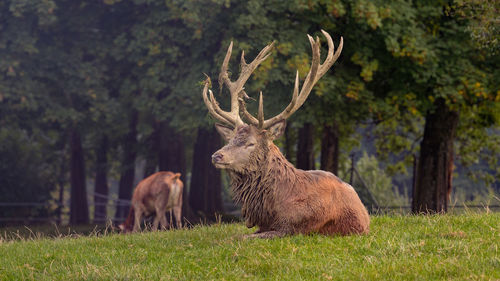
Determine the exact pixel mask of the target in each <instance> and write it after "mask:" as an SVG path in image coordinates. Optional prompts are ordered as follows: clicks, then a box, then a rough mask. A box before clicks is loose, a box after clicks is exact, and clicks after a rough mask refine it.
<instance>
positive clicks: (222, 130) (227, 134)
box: [215, 123, 233, 141]
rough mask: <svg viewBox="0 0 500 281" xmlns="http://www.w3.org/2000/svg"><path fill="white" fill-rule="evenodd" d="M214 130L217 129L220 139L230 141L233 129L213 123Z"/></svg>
mask: <svg viewBox="0 0 500 281" xmlns="http://www.w3.org/2000/svg"><path fill="white" fill-rule="evenodd" d="M215 129H217V132H219V135H221V137H222V138H224V140H225V141H229V140H230V139H231V134H232V133H233V128H230V127H227V126H225V125H222V124H219V123H215Z"/></svg>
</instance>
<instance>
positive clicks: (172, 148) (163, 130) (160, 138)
mask: <svg viewBox="0 0 500 281" xmlns="http://www.w3.org/2000/svg"><path fill="white" fill-rule="evenodd" d="M155 131H156V132H155V136H156V148H157V150H158V167H159V170H160V171H172V172H176V173H181V180H182V182H183V183H184V190H183V194H182V217H183V218H185V219H186V220H187V221H194V220H195V219H196V217H195V215H194V214H193V211H192V209H191V207H190V206H189V200H188V198H189V194H188V183H187V169H186V153H185V147H184V136H183V135H182V134H181V133H179V132H177V131H175V130H174V129H173V128H171V127H170V126H169V124H168V122H167V121H160V122H157V123H156V125H155Z"/></svg>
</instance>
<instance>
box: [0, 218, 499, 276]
mask: <svg viewBox="0 0 500 281" xmlns="http://www.w3.org/2000/svg"><path fill="white" fill-rule="evenodd" d="M252 231H253V230H249V229H246V228H245V227H244V226H243V225H242V224H219V225H213V226H198V227H194V228H192V229H185V230H174V231H166V232H154V233H139V234H130V235H120V234H113V233H108V234H105V235H100V234H99V235H98V234H91V235H90V236H81V237H62V238H61V237H60V238H39V239H23V240H19V239H15V240H7V239H5V238H3V239H2V240H0V279H1V280H33V279H36V280H244V279H248V280H500V253H499V249H498V248H499V247H500V213H493V214H464V215H441V216H375V217H373V218H372V224H371V233H370V234H369V235H366V236H349V237H325V236H320V235H310V236H301V235H299V236H293V237H286V238H282V239H274V240H245V239H243V238H242V235H243V234H246V233H251V232H252Z"/></svg>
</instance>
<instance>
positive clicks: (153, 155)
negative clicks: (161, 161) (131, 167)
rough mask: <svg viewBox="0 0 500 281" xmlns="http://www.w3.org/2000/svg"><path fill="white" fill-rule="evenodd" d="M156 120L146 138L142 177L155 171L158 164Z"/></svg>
mask: <svg viewBox="0 0 500 281" xmlns="http://www.w3.org/2000/svg"><path fill="white" fill-rule="evenodd" d="M157 124H158V123H157V122H153V129H154V130H153V133H152V134H151V135H150V136H149V137H148V139H147V140H146V144H145V145H146V147H147V151H146V155H145V158H146V159H145V160H146V164H145V166H144V174H143V176H142V178H143V179H145V178H147V177H149V176H150V175H152V174H154V173H155V172H156V168H157V166H158V154H159V153H158V137H157V135H158V129H157V127H158V126H157Z"/></svg>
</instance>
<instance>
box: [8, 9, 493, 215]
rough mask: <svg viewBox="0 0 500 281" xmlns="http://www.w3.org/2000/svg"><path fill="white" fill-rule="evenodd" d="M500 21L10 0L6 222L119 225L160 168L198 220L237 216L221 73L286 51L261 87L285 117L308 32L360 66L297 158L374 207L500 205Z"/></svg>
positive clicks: (268, 67) (291, 150)
mask: <svg viewBox="0 0 500 281" xmlns="http://www.w3.org/2000/svg"><path fill="white" fill-rule="evenodd" d="M499 5H500V4H499V3H498V1H486V0H473V1H382V0H377V1H368V0H342V1H327V0H307V1H305V0H293V1H277V0H266V1H264V0H250V1H235V0H233V1H231V0H196V1H177V0H175V1H174V0H133V1H125V0H121V1H120V0H102V1H90V0H71V1H70V0H6V1H1V2H0V194H1V195H0V217H1V218H0V224H8V223H13V222H14V223H31V222H37V221H46V220H47V219H49V220H51V221H54V222H57V223H70V224H86V223H89V222H91V221H92V222H95V223H102V222H104V221H106V220H107V219H110V218H111V219H114V220H116V221H120V220H122V219H123V217H124V216H125V215H126V213H127V211H128V200H129V199H130V197H131V194H132V191H133V188H134V186H135V184H136V183H137V182H138V181H140V180H141V179H142V178H144V177H146V176H148V175H150V174H152V173H153V172H155V171H157V170H171V171H175V172H181V173H182V175H183V178H182V180H183V181H184V182H185V186H186V189H185V194H184V208H183V209H184V210H183V211H184V212H183V213H184V216H185V217H186V219H188V220H190V221H195V220H197V219H198V218H204V219H213V218H215V216H216V214H224V213H228V212H231V211H234V210H235V209H237V206H233V205H232V204H231V199H230V191H229V190H228V189H227V177H226V176H225V175H224V174H222V175H221V172H220V171H218V170H216V169H214V168H213V166H212V164H211V162H210V155H211V154H212V153H213V152H214V151H215V150H217V149H218V148H220V147H221V146H222V145H223V143H222V141H221V139H220V138H219V136H218V134H217V133H216V132H215V130H214V128H213V121H212V120H211V119H210V118H209V117H208V114H207V113H208V112H207V110H206V108H205V106H204V104H203V101H202V97H201V90H202V81H203V80H204V78H205V76H204V73H206V74H208V75H209V76H210V77H212V78H214V79H213V80H214V81H216V79H215V77H217V76H218V73H219V68H220V65H221V63H222V60H223V57H224V54H225V52H226V48H227V46H228V45H229V43H230V42H231V41H233V42H234V49H233V54H234V55H233V57H235V58H233V60H232V61H231V65H230V69H231V70H232V73H233V74H234V75H236V73H237V72H238V59H237V58H236V57H237V56H239V54H240V53H241V51H243V50H244V51H245V54H246V57H247V59H248V60H251V59H252V58H253V57H254V56H255V55H256V54H257V53H258V51H259V50H260V49H261V48H262V47H264V46H265V45H266V44H268V43H269V42H271V41H273V40H274V41H276V46H275V48H274V50H273V54H272V56H271V57H270V58H269V59H268V60H266V61H265V62H264V63H263V64H262V65H261V66H260V67H259V68H258V69H257V71H256V72H255V73H254V75H253V76H252V79H250V81H249V82H248V83H247V85H246V92H247V93H249V95H250V96H251V97H252V98H253V99H256V96H257V93H258V92H259V91H260V90H262V91H263V93H264V98H265V100H266V102H265V103H264V104H265V106H266V108H265V112H266V115H267V114H268V115H269V116H270V115H273V114H275V113H277V112H279V111H280V110H282V109H283V108H284V106H286V105H287V104H288V102H289V101H290V98H291V94H292V88H293V82H294V77H295V76H294V75H295V71H296V70H297V69H298V70H299V73H300V75H301V79H304V78H305V77H304V75H305V74H306V73H307V72H308V67H309V65H310V63H309V60H310V57H311V54H310V46H309V44H308V40H307V37H306V34H311V35H313V36H319V35H320V30H321V29H323V30H325V31H327V32H328V33H330V34H331V35H332V37H333V38H334V41H335V43H336V45H338V42H339V40H340V37H341V36H342V37H343V40H344V48H343V52H342V54H341V56H340V58H339V60H338V61H337V62H336V64H335V65H334V66H333V68H332V70H330V71H329V72H328V73H327V74H326V75H325V76H324V77H323V78H322V79H321V80H320V81H319V82H318V84H317V85H316V86H315V88H314V89H313V92H312V94H311V96H310V97H309V99H308V101H307V102H306V103H305V105H304V106H303V107H302V108H301V109H300V110H299V111H298V112H297V113H296V114H295V115H294V116H293V117H292V118H291V119H290V120H289V122H288V126H287V130H286V132H285V136H284V137H283V138H282V139H280V140H278V142H277V143H278V145H279V146H280V148H281V149H282V151H283V152H284V154H285V155H286V157H287V159H289V160H290V161H291V162H292V163H294V164H295V165H296V166H297V167H298V168H302V169H323V170H328V171H332V172H334V173H335V174H338V175H339V176H340V177H341V178H343V179H344V180H346V181H350V180H351V179H352V181H353V185H354V186H355V187H356V188H360V187H361V186H363V187H364V189H363V190H361V189H360V190H359V192H360V194H362V197H363V198H364V201H365V204H367V205H370V204H373V202H374V201H375V202H377V205H378V206H385V207H401V206H409V205H410V204H411V210H412V211H413V212H415V213H420V212H446V211H447V210H448V208H449V206H457V205H463V204H476V205H478V204H479V205H495V204H496V205H498V204H499V203H500V202H499V201H500V200H499V197H500V196H499V193H500V181H499V178H500V167H499V165H498V159H499V158H500V157H499V156H500V137H499V136H500V130H499V125H500V88H499V84H500V83H499V81H500V79H499V78H500V72H499V71H500V70H499V69H500V67H499V66H500V64H499V59H500V56H499V54H500V52H499V51H500V48H499V46H500V45H499V37H500V31H499V16H498V15H499V14H500V13H499ZM319 37H320V38H321V36H319ZM322 40H323V39H322ZM325 45H326V44H325V42H324V44H323V46H325ZM322 53H326V52H325V50H323V52H322ZM212 86H213V88H214V92H215V93H216V95H217V100H218V101H220V102H221V106H222V107H225V108H227V102H228V95H227V93H226V92H225V91H223V89H219V88H218V85H217V83H214V85H212ZM249 110H250V111H251V112H255V111H256V102H254V101H249ZM351 162H352V163H351ZM351 166H353V167H355V172H356V173H354V176H353V175H351V172H352V171H353V170H352V169H351ZM353 177H354V178H353ZM450 186H452V187H453V188H452V189H451V193H450V194H449V195H448V191H449V188H450ZM366 190H369V191H370V192H369V193H368V195H366V194H365V191H366ZM370 193H371V196H370ZM363 194H365V195H363ZM370 200H371V201H370ZM110 203H112V204H111V205H110ZM89 206H90V207H89Z"/></svg>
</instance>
